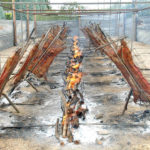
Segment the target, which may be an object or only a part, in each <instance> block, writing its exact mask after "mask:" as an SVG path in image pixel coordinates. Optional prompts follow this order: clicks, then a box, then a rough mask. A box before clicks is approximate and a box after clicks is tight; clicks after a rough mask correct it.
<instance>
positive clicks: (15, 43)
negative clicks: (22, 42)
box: [12, 0, 17, 46]
mask: <svg viewBox="0 0 150 150" xmlns="http://www.w3.org/2000/svg"><path fill="white" fill-rule="evenodd" d="M12 8H13V45H14V46H17V28H16V11H15V0H12Z"/></svg>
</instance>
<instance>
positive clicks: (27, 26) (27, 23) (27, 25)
mask: <svg viewBox="0 0 150 150" xmlns="http://www.w3.org/2000/svg"><path fill="white" fill-rule="evenodd" d="M26 8H27V14H26V16H27V20H26V29H27V37H26V39H28V38H29V4H27V5H26Z"/></svg>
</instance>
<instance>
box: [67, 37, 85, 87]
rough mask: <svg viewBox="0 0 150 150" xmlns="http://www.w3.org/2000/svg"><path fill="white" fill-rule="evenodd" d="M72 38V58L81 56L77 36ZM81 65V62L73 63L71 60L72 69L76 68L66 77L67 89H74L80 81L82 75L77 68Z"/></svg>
mask: <svg viewBox="0 0 150 150" xmlns="http://www.w3.org/2000/svg"><path fill="white" fill-rule="evenodd" d="M73 40H74V43H73V52H74V55H73V58H77V57H80V56H82V52H81V51H80V49H79V47H78V45H77V43H78V37H77V36H74V38H73ZM80 66H81V63H75V62H73V61H71V68H72V69H76V70H75V71H74V73H72V74H70V75H68V77H67V83H68V84H67V89H68V90H69V89H75V87H76V85H78V84H79V83H80V81H81V78H82V76H83V74H82V72H78V70H79V67H80Z"/></svg>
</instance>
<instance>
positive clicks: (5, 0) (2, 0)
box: [0, 0, 12, 10]
mask: <svg viewBox="0 0 150 150" xmlns="http://www.w3.org/2000/svg"><path fill="white" fill-rule="evenodd" d="M0 1H1V2H12V0H0ZM3 6H4V7H8V8H12V4H3ZM3 9H4V10H8V9H7V8H3Z"/></svg>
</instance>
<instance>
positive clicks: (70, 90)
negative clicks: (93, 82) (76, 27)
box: [61, 36, 87, 142]
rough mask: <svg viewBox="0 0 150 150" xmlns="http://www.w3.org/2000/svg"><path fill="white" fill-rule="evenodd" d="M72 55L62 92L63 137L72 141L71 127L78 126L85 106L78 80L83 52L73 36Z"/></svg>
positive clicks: (84, 111)
mask: <svg viewBox="0 0 150 150" xmlns="http://www.w3.org/2000/svg"><path fill="white" fill-rule="evenodd" d="M73 40H74V42H73V47H72V50H71V52H72V56H71V57H69V60H68V61H67V65H66V71H65V77H66V79H65V84H66V86H65V89H64V90H63V92H62V100H63V106H62V110H63V119H62V123H61V124H62V128H63V132H62V135H63V137H68V140H69V142H73V135H72V128H78V127H79V118H82V119H83V120H84V119H85V113H86V112H87V108H86V107H85V105H83V104H84V99H83V95H82V93H81V92H80V90H79V89H80V86H79V85H80V82H81V79H82V76H83V73H82V72H81V71H80V67H81V65H82V59H83V54H82V52H81V51H80V48H79V47H78V37H77V36H74V38H73Z"/></svg>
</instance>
